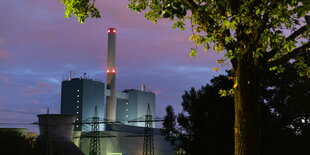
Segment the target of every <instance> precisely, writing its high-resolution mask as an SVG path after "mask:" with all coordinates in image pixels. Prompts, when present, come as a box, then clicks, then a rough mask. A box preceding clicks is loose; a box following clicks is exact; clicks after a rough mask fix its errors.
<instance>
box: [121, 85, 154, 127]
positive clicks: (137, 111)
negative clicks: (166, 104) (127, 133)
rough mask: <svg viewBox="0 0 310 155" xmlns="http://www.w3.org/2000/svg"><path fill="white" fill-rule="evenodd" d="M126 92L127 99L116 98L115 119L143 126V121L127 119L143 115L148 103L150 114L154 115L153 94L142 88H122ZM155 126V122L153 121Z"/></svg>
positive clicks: (127, 123) (126, 123)
mask: <svg viewBox="0 0 310 155" xmlns="http://www.w3.org/2000/svg"><path fill="white" fill-rule="evenodd" d="M123 92H124V93H127V94H128V98H127V99H117V112H116V120H117V121H120V122H122V123H123V124H125V125H133V126H140V127H144V126H145V123H144V122H137V123H130V122H128V121H130V120H134V119H137V118H139V117H144V116H145V115H146V113H147V106H148V104H149V105H150V110H151V115H152V116H155V94H154V93H152V92H146V91H143V90H135V89H128V90H124V91H123ZM153 127H155V123H153Z"/></svg>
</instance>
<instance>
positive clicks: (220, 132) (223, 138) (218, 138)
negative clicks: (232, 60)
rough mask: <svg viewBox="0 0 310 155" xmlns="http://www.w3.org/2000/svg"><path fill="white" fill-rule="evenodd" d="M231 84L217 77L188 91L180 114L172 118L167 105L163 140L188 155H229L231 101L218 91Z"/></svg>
mask: <svg viewBox="0 0 310 155" xmlns="http://www.w3.org/2000/svg"><path fill="white" fill-rule="evenodd" d="M230 74H231V73H230ZM232 85H233V81H232V80H229V79H228V77H227V76H224V75H220V76H218V77H215V78H213V79H212V80H211V84H207V85H205V86H202V87H201V89H199V90H195V89H194V88H191V89H190V90H189V91H185V93H184V95H183V96H182V98H183V102H182V106H183V111H182V113H179V114H178V115H177V116H176V115H175V113H174V112H173V108H172V107H171V106H168V107H167V108H166V111H167V114H166V116H165V119H164V122H163V127H164V130H162V133H163V134H164V135H166V140H168V141H170V142H171V143H172V145H174V146H176V147H180V148H182V149H183V150H185V151H186V154H188V155H192V154H193V155H194V154H205V155H208V154H217V155H227V154H232V153H233V150H234V145H233V143H234V141H233V140H234V137H233V134H234V132H233V126H234V117H233V116H234V104H233V98H232V97H231V96H230V97H225V98H222V97H220V96H219V95H218V91H219V90H220V89H222V88H227V89H228V88H230V87H231V86H232Z"/></svg>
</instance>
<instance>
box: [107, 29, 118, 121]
mask: <svg viewBox="0 0 310 155" xmlns="http://www.w3.org/2000/svg"><path fill="white" fill-rule="evenodd" d="M115 45H116V29H115V28H113V27H112V28H109V29H108V65H107V89H110V91H111V95H110V96H107V100H106V101H107V104H106V113H105V114H106V117H105V118H106V119H107V120H109V121H115V119H116V115H115V111H116V108H115V107H116V106H115V105H116V104H115V93H116V91H115V77H116V69H115Z"/></svg>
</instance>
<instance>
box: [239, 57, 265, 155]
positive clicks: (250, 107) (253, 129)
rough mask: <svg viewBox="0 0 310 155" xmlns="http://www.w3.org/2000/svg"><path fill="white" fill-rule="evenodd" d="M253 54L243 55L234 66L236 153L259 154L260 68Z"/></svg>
mask: <svg viewBox="0 0 310 155" xmlns="http://www.w3.org/2000/svg"><path fill="white" fill-rule="evenodd" d="M249 59H253V58H252V56H251V55H248V56H241V58H240V59H238V60H237V61H238V62H237V65H236V66H234V68H233V70H234V77H235V79H234V81H235V83H238V85H237V86H236V85H235V86H234V87H235V88H234V102H235V129H234V132H235V155H259V147H260V131H261V122H260V106H259V101H258V99H259V98H258V96H259V94H258V90H259V81H258V80H259V77H258V76H259V70H258V67H256V65H254V64H249V63H248V62H254V61H251V60H249Z"/></svg>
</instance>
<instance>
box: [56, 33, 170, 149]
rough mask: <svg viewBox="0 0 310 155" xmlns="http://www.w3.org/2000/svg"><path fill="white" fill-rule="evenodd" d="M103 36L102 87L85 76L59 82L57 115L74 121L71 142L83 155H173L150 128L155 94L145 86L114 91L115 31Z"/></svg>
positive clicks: (155, 131)
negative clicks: (104, 74)
mask: <svg viewBox="0 0 310 155" xmlns="http://www.w3.org/2000/svg"><path fill="white" fill-rule="evenodd" d="M107 33H108V49H107V55H108V59H107V70H106V72H107V81H106V84H105V83H103V82H100V81H96V80H92V79H90V78H87V77H86V76H85V75H84V77H79V78H76V77H71V75H70V77H69V78H68V79H67V80H64V81H63V82H62V89H61V114H62V115H73V116H75V121H76V123H74V131H73V133H72V135H73V137H72V141H73V142H74V143H75V144H76V146H77V147H79V148H80V149H81V151H82V152H83V153H84V154H86V155H149V154H151V155H170V154H173V148H172V146H171V145H170V143H169V142H166V141H165V138H164V136H162V135H161V133H160V129H157V128H154V127H155V121H156V120H155V119H154V120H153V119H152V118H155V110H156V109H155V94H154V93H153V92H147V91H146V90H145V85H142V87H141V90H136V89H125V90H123V91H116V72H117V70H116V59H115V55H116V34H117V30H116V28H109V29H108V30H107ZM139 118H140V119H141V118H146V119H145V120H139ZM135 120H136V121H135ZM137 120H138V121H137ZM146 132H147V134H146ZM146 136H147V137H146ZM145 139H147V141H149V142H146V140H145ZM144 146H148V147H145V149H146V148H147V149H148V150H152V151H151V152H152V153H145V152H150V151H145V149H144Z"/></svg>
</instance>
